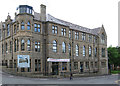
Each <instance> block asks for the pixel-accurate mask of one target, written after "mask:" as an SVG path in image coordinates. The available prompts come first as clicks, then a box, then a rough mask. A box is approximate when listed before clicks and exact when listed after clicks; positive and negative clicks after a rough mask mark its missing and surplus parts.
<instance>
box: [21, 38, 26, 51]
mask: <svg viewBox="0 0 120 86" xmlns="http://www.w3.org/2000/svg"><path fill="white" fill-rule="evenodd" d="M24 50H25V41H24V39H22V40H21V51H24Z"/></svg>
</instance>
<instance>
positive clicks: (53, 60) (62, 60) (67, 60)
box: [47, 58, 70, 62]
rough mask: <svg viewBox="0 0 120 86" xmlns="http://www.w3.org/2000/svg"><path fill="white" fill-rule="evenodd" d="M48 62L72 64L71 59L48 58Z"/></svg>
mask: <svg viewBox="0 0 120 86" xmlns="http://www.w3.org/2000/svg"><path fill="white" fill-rule="evenodd" d="M47 61H48V62H70V59H53V58H48V59H47Z"/></svg>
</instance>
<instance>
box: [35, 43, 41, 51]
mask: <svg viewBox="0 0 120 86" xmlns="http://www.w3.org/2000/svg"><path fill="white" fill-rule="evenodd" d="M35 51H36V52H40V42H35Z"/></svg>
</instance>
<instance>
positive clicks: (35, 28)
mask: <svg viewBox="0 0 120 86" xmlns="http://www.w3.org/2000/svg"><path fill="white" fill-rule="evenodd" d="M34 31H35V32H37V24H34Z"/></svg>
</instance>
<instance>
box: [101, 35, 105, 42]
mask: <svg viewBox="0 0 120 86" xmlns="http://www.w3.org/2000/svg"><path fill="white" fill-rule="evenodd" d="M101 43H105V35H104V33H102V34H101Z"/></svg>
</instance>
